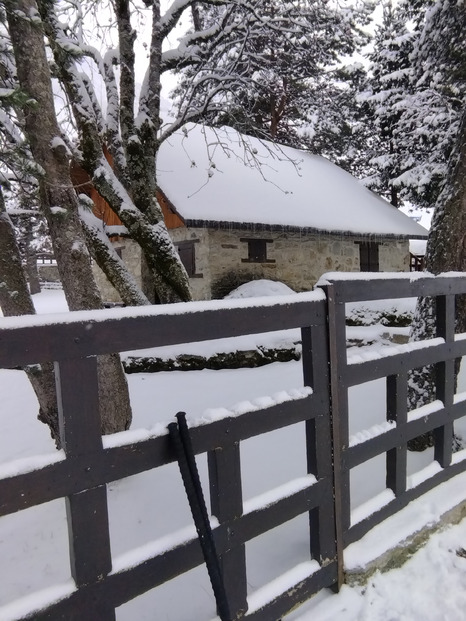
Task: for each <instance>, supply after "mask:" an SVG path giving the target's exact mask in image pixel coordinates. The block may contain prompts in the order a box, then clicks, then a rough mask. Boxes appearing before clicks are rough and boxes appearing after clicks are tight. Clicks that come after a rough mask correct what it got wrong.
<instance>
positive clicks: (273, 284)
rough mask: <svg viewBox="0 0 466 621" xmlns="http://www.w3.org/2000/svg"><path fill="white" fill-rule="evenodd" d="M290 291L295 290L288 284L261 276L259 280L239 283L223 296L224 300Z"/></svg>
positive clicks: (285, 293)
mask: <svg viewBox="0 0 466 621" xmlns="http://www.w3.org/2000/svg"><path fill="white" fill-rule="evenodd" d="M290 293H296V292H295V291H293V289H290V287H288V285H285V283H283V282H278V281H274V280H267V279H265V278H263V279H261V280H251V281H250V282H245V283H244V285H240V286H239V287H237V288H236V289H233V291H230V293H228V295H226V296H225V300H231V299H236V298H259V297H263V296H269V295H290Z"/></svg>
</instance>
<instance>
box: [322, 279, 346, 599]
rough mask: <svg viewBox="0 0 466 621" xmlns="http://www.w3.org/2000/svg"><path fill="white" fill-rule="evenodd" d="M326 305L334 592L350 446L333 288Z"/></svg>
mask: <svg viewBox="0 0 466 621" xmlns="http://www.w3.org/2000/svg"><path fill="white" fill-rule="evenodd" d="M325 291H326V295H327V304H328V342H329V352H330V356H329V357H330V392H331V433H332V448H333V495H334V499H335V500H334V516H335V535H336V556H337V568H338V580H337V589H340V587H341V586H342V585H343V583H344V580H345V578H344V569H343V541H344V532H345V531H346V530H347V529H348V528H349V525H350V479H349V470H345V469H344V468H342V457H343V454H344V450H345V448H346V447H347V446H348V443H349V426H348V390H347V388H346V387H345V385H344V384H342V382H341V373H342V371H343V369H344V368H345V366H346V327H345V306H344V304H339V303H337V301H336V298H335V289H334V287H333V285H328V286H327V287H325Z"/></svg>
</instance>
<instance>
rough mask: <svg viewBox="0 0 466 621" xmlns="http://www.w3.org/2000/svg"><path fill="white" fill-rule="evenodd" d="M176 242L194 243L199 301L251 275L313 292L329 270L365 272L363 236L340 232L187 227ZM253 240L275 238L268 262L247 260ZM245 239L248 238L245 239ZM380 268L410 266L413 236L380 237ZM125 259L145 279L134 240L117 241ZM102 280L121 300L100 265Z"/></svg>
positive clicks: (111, 296) (175, 234)
mask: <svg viewBox="0 0 466 621" xmlns="http://www.w3.org/2000/svg"><path fill="white" fill-rule="evenodd" d="M170 235H171V236H172V238H173V241H174V242H175V243H177V242H181V241H192V242H193V244H194V255H195V274H194V275H193V276H192V277H191V278H190V284H191V289H192V292H193V297H194V299H195V300H206V299H210V298H211V297H212V288H213V289H214V291H215V289H216V285H217V283H219V282H221V281H222V280H223V281H225V280H227V281H228V277H229V276H231V277H232V282H234V280H235V278H233V277H234V276H236V277H237V280H238V281H242V280H244V279H252V278H255V279H257V278H267V279H270V280H278V281H281V282H284V283H285V284H286V285H288V286H289V287H291V288H292V289H294V290H295V291H309V290H311V289H312V287H313V286H314V284H315V283H316V282H317V280H318V279H319V278H320V276H321V275H322V274H324V273H325V272H333V271H347V272H357V271H360V263H359V245H358V243H357V242H359V241H367V239H364V238H362V237H356V236H354V237H353V236H347V235H338V234H323V233H322V234H319V235H318V234H314V233H313V234H309V233H299V232H286V231H283V232H281V231H260V230H259V231H258V230H256V231H254V230H252V229H251V230H239V229H233V228H232V229H229V230H228V229H219V228H218V229H214V228H186V227H180V228H176V229H171V230H170ZM248 239H265V240H270V241H268V242H267V243H266V252H267V262H264V263H256V262H250V261H248V243H247V241H244V240H248ZM241 240H243V241H241ZM373 241H375V242H376V243H377V244H378V246H379V270H380V271H381V272H403V271H408V270H409V242H408V240H399V239H390V238H385V239H384V238H377V239H375V240H373ZM117 245H118V246H119V247H120V251H121V256H122V259H123V260H124V261H125V262H126V264H127V265H128V267H129V269H130V271H131V272H132V273H133V274H134V275H135V277H136V280H137V282H138V284H140V283H141V253H140V249H139V246H138V245H137V244H135V243H134V242H133V241H132V240H130V239H121V238H120V240H119V241H118V242H117ZM94 271H95V273H96V277H97V280H98V284H99V286H100V288H101V290H102V292H103V294H104V299H105V301H106V302H113V303H115V302H120V301H121V300H120V299H119V296H118V294H117V293H116V291H115V290H114V289H113V287H111V285H110V284H109V283H108V281H107V279H106V278H105V276H104V275H103V274H102V272H100V270H99V269H98V268H97V266H95V269H94Z"/></svg>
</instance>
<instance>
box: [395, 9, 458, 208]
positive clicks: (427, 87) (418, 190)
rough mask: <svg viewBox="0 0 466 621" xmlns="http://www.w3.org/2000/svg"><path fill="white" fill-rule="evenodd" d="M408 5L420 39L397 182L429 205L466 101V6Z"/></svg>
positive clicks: (401, 131) (400, 137)
mask: <svg viewBox="0 0 466 621" xmlns="http://www.w3.org/2000/svg"><path fill="white" fill-rule="evenodd" d="M405 7H406V10H407V11H408V10H409V11H410V12H411V16H412V18H414V20H415V33H416V38H415V41H414V49H413V52H412V54H411V62H412V65H413V70H412V74H411V85H410V89H409V90H408V92H407V94H406V97H405V99H404V101H403V102H402V104H400V108H402V110H403V113H402V115H401V117H400V119H399V124H398V129H397V132H396V134H397V142H398V144H397V146H398V148H399V149H400V151H403V152H404V162H403V167H402V171H401V174H400V175H399V176H398V177H397V178H395V179H394V180H393V184H394V185H395V186H399V187H405V188H407V190H408V191H409V196H410V198H411V200H412V201H413V202H416V203H417V204H421V205H425V206H428V207H431V206H433V205H434V204H435V202H436V199H437V197H438V195H439V193H440V192H441V191H442V189H443V185H444V182H445V179H446V176H447V167H448V161H449V157H450V154H451V153H452V149H453V145H454V143H455V140H456V137H457V135H458V132H459V126H460V119H461V114H462V111H463V110H464V107H465V105H466V87H465V72H466V69H465V57H466V49H465V41H466V33H465V23H466V21H465V17H466V14H465V12H466V8H465V3H464V2H463V1H461V2H457V1H456V0H437V1H435V2H434V1H430V2H425V1H424V2H419V3H417V5H416V6H415V7H414V9H415V10H414V11H413V6H412V4H411V5H410V3H409V2H405ZM408 15H409V13H408Z"/></svg>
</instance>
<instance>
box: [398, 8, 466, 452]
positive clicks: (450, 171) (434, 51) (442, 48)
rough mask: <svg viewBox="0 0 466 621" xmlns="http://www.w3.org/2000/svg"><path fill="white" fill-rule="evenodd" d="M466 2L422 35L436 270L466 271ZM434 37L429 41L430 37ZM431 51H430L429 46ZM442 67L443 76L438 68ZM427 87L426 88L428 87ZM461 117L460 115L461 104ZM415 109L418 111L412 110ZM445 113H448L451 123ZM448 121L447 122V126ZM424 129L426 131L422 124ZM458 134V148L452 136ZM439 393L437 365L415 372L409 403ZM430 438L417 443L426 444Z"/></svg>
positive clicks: (430, 257) (427, 328) (444, 11)
mask: <svg viewBox="0 0 466 621" xmlns="http://www.w3.org/2000/svg"><path fill="white" fill-rule="evenodd" d="M465 23H466V5H465V3H464V2H461V3H458V2H449V1H448V0H438V1H437V2H435V3H434V4H433V6H432V7H431V8H430V9H429V10H428V11H427V13H426V24H425V28H424V31H423V33H422V36H421V38H420V44H419V50H418V58H422V59H423V67H424V70H425V71H424V74H423V82H422V84H421V85H422V86H423V91H422V93H421V95H422V97H421V99H420V102H421V104H422V103H426V102H427V101H428V99H429V97H430V99H431V100H433V102H434V103H435V104H436V105H435V106H434V105H433V104H432V101H431V107H430V110H431V116H430V118H429V119H427V123H428V124H429V125H430V126H431V127H432V128H433V129H434V128H439V127H444V129H445V132H446V133H445V135H441V134H440V135H439V136H438V137H437V140H436V141H435V142H434V145H433V146H436V147H437V149H438V152H437V153H434V154H433V157H432V159H431V160H429V162H428V164H429V165H428V166H427V167H426V168H427V171H426V175H430V180H432V178H433V174H434V172H435V171H436V174H437V175H438V177H439V179H440V183H439V185H440V187H441V192H440V194H439V196H438V198H437V201H436V205H435V211H434V216H433V219H432V225H431V230H430V233H429V238H428V241H427V251H426V269H427V270H428V271H430V272H432V273H434V274H439V273H441V272H448V271H460V272H464V271H466V251H465V248H466V106H465V102H464V96H465V92H466V91H465V89H466V31H465V29H464V24H465ZM427 38H429V40H428V39H427ZM428 50H430V54H431V55H430V56H429V55H428V54H427V51H428ZM436 70H438V75H437V71H436ZM424 87H425V88H424ZM457 106H459V107H460V110H461V116H460V117H458V113H457V111H456V107H457ZM413 114H414V113H413ZM446 116H448V117H449V123H447V120H446ZM446 125H447V126H448V127H446ZM423 131H425V130H424V129H423ZM455 132H456V137H455V140H454V143H453V148H451V147H450V141H451V140H452V139H453V134H454V133H455ZM441 155H442V157H443V158H445V157H447V156H448V155H449V159H448V164H447V167H446V174H445V173H442V174H441V170H442V169H441V166H442V162H441V161H439V160H440V156H441ZM434 314H435V301H434V300H432V299H430V298H425V299H421V300H420V301H419V303H418V307H417V310H416V317H415V321H414V325H413V330H412V338H415V339H416V338H426V337H430V336H432V335H433V320H432V318H433V316H434ZM456 331H457V332H465V331H466V301H465V299H464V296H460V297H459V298H458V299H457V300H456ZM433 394H435V368H429V369H417V370H414V371H413V373H411V376H410V384H409V403H410V407H411V409H413V408H415V407H419V406H420V405H423V404H424V403H426V402H428V401H429V400H430V399H432V395H433ZM429 440H430V439H429V438H427V439H422V441H420V442H419V443H417V444H418V446H417V448H424V447H425V445H426V443H428V442H429Z"/></svg>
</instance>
